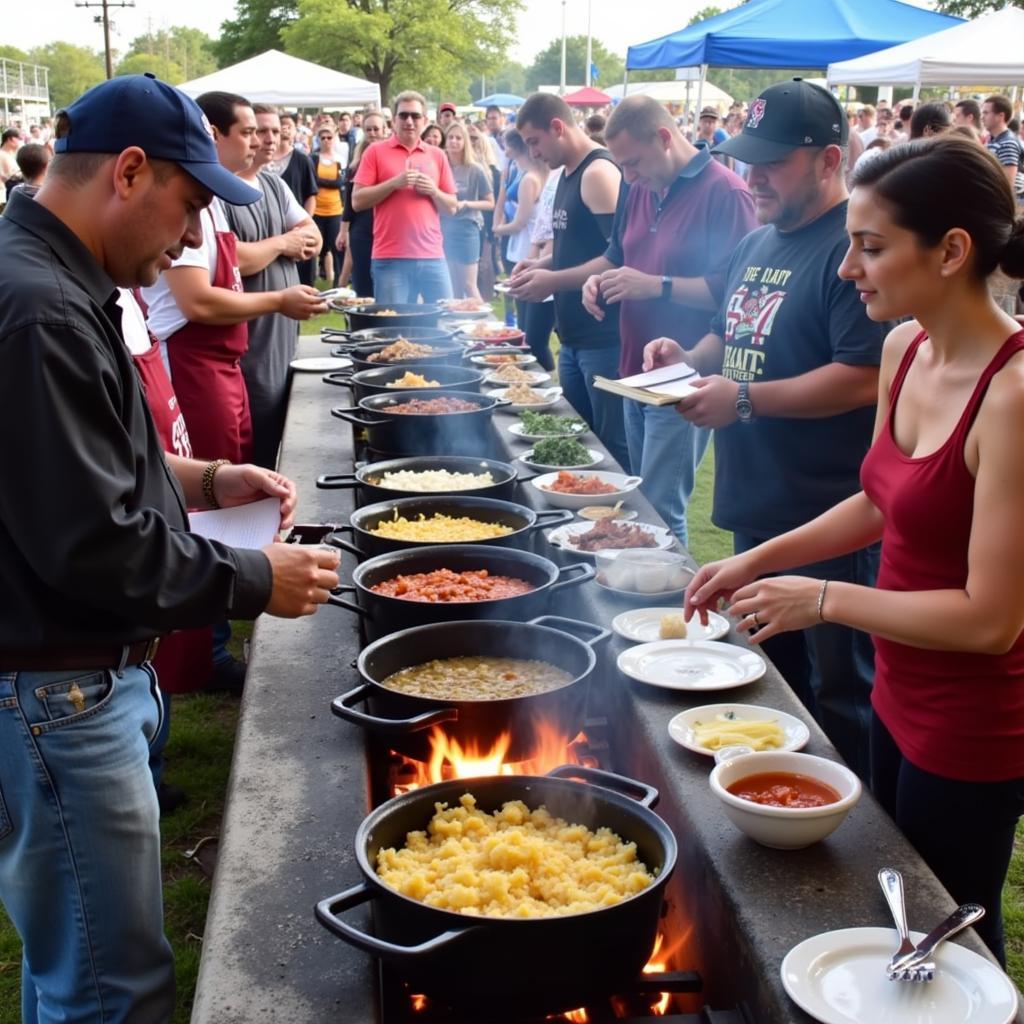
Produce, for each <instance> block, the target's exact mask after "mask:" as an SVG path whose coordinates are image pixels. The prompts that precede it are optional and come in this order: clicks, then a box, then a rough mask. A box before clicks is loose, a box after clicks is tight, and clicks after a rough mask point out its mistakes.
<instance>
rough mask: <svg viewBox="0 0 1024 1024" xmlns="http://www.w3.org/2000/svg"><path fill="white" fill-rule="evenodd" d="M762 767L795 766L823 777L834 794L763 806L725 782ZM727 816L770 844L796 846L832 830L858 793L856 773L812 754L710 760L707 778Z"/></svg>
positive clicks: (766, 752) (756, 772) (803, 772)
mask: <svg viewBox="0 0 1024 1024" xmlns="http://www.w3.org/2000/svg"><path fill="white" fill-rule="evenodd" d="M762 772H795V773H797V774H799V775H807V776H810V777H811V778H813V779H817V780H818V781H819V782H824V783H825V784H826V785H828V786H831V787H832V788H833V789H834V790H836V792H837V793H839V800H838V801H837V802H836V803H834V804H826V805H825V806H824V807H766V806H764V805H763V804H755V803H754V802H753V801H751V800H744V799H742V798H741V797H738V796H734V795H733V794H732V793H730V792H729V791H728V787H729V786H732V785H734V784H735V783H737V782H739V781H740V780H741V779H745V778H747V777H748V776H750V775H760V774H761V773H762ZM708 781H709V783H710V785H711V791H712V792H713V793H714V794H715V796H717V797H718V799H719V800H720V801H721V802H722V808H723V809H724V811H725V814H726V817H728V819H729V820H730V821H731V822H732V823H733V824H734V825H735V826H736V827H737V828H738V829H739V830H740V831H741V832H745V833H746V834H747V835H748V836H750V838H751V839H754V840H756V841H757V842H759V843H760V844H761V845H762V846H770V847H771V848H772V849H775V850H801V849H803V848H804V847H805V846H811V845H812V844H814V843H816V842H818V841H819V840H821V839H824V838H825V837H826V836H828V835H831V833H832V832H834V831H835V830H836V829H837V828H838V827H839V826H840V825H841V824H842V821H843V819H844V818H845V817H846V815H847V814H848V813H849V811H850V808H851V807H853V806H854V804H856V803H857V801H858V800H859V799H860V794H861V788H862V787H861V784H860V779H858V778H857V776H856V775H854V773H853V772H852V771H850V769H849V768H847V767H846V765H843V764H839V763H838V762H837V761H829V760H827V759H826V758H824V757H815V756H814V755H813V754H800V753H797V752H796V751H782V750H764V751H759V752H757V753H753V754H744V755H742V756H741V757H735V758H732V759H731V760H728V761H723V762H722V763H721V764H718V765H715V767H714V768H713V769H712V771H711V775H710V777H709V779H708Z"/></svg>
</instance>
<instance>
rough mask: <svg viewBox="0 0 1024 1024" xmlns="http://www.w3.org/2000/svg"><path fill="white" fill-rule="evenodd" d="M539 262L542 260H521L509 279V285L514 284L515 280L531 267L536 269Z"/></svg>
mask: <svg viewBox="0 0 1024 1024" xmlns="http://www.w3.org/2000/svg"><path fill="white" fill-rule="evenodd" d="M539 262H540V260H538V259H536V258H527V259H525V260H520V261H519V262H518V263H517V264H516V265H515V266H514V267H513V268H512V273H511V274H510V275H509V279H508V280H509V284H511V283H512V281H513V279H514V278H516V277H518V276H519V275H520V274H523V273H525V272H526V271H527V270H529V269H530V268H531V267H535V266H536V265H537V264H538V263H539Z"/></svg>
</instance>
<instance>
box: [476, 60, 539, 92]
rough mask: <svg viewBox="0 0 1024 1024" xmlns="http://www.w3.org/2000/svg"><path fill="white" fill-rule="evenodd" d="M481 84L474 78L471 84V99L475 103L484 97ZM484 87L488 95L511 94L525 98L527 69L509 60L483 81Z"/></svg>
mask: <svg viewBox="0 0 1024 1024" xmlns="http://www.w3.org/2000/svg"><path fill="white" fill-rule="evenodd" d="M480 84H481V83H480V78H479V77H477V78H474V80H473V81H472V82H471V83H470V87H469V92H470V97H471V99H472V100H473V101H474V102H475V101H476V100H478V99H480V98H481V96H482V95H483V94H482V93H481V92H480ZM483 87H484V89H486V90H487V92H488V93H492V92H510V93H512V95H513V96H525V95H526V68H524V67H523V65H522V64H520V63H519V62H518V61H514V60H507V61H505V62H504V63H503V64H501V65H500V66H499V67H497V68H495V69H494V70H493V71H492V72H491V73H490V74H489V75H487V77H486V78H485V79H484V81H483Z"/></svg>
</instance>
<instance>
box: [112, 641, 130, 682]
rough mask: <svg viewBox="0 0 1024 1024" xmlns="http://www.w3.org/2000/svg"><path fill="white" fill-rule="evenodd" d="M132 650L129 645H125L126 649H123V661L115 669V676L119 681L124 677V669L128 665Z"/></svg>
mask: <svg viewBox="0 0 1024 1024" xmlns="http://www.w3.org/2000/svg"><path fill="white" fill-rule="evenodd" d="M131 650H132V649H131V646H130V645H129V644H125V645H124V647H122V648H121V660H120V661H119V662H118V663H117V668H116V669H115V674H116V675H117V678H118V679H120V678H121V677H122V676H123V675H124V667H125V665H127V664H128V656H129V654H131Z"/></svg>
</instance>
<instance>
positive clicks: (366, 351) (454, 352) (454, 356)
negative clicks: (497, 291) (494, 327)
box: [331, 335, 466, 372]
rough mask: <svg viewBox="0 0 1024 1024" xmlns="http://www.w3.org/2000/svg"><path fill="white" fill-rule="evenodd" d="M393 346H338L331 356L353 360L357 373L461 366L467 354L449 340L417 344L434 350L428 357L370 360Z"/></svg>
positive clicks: (377, 343) (376, 343)
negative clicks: (388, 369)
mask: <svg viewBox="0 0 1024 1024" xmlns="http://www.w3.org/2000/svg"><path fill="white" fill-rule="evenodd" d="M403 337H404V335H403ZM396 340H397V339H396ZM405 340H406V341H412V340H413V339H412V338H408V337H407V338H406V339H405ZM393 344H394V342H393V341H362V342H359V343H358V344H355V345H337V346H335V347H334V348H332V349H331V355H333V356H342V357H345V358H348V359H351V360H352V369H353V372H355V371H359V370H377V369H380V368H381V367H382V366H413V365H417V366H423V365H426V366H439V365H446V366H460V365H461V364H462V361H463V357H464V356H465V354H466V350H465V348H463V346H462V345H460V344H459V343H458V342H453V341H452V340H451V339H450V338H447V339H441V340H437V341H418V342H416V344H418V345H428V346H429V347H430V348H431V349H433V351H432V352H430V353H428V354H427V355H419V356H410V357H409V358H408V359H388V360H387V361H386V362H382V361H380V360H376V359H371V358H370V356H372V355H376V354H377V353H378V352H380V351H381V350H382V349H385V348H387V347H388V346H389V345H393Z"/></svg>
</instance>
